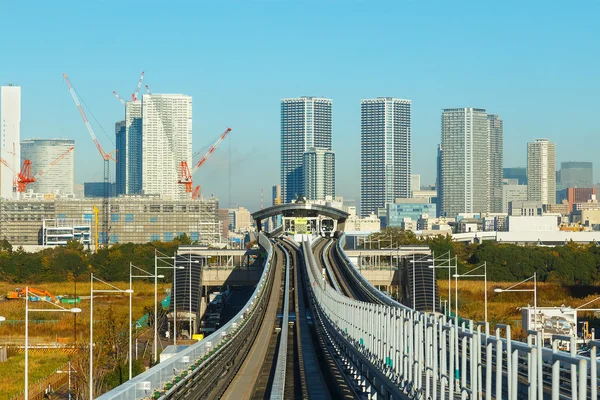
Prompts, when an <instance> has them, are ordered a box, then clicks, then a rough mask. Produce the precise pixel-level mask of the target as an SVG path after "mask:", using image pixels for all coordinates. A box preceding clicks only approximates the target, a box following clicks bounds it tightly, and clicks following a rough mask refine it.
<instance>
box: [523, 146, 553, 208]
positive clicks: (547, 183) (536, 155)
mask: <svg viewBox="0 0 600 400" xmlns="http://www.w3.org/2000/svg"><path fill="white" fill-rule="evenodd" d="M527 182H528V183H527V200H528V201H537V202H541V203H542V204H555V202H556V144H555V143H551V142H550V141H548V139H536V140H535V142H530V143H527Z"/></svg>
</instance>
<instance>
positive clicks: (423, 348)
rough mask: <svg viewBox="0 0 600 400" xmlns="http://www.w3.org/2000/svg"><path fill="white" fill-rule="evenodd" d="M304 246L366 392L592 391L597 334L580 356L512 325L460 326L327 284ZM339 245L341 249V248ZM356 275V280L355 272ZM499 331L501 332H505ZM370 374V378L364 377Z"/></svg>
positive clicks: (565, 394)
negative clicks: (516, 332) (518, 332)
mask: <svg viewBox="0 0 600 400" xmlns="http://www.w3.org/2000/svg"><path fill="white" fill-rule="evenodd" d="M309 246H310V245H309V243H307V242H304V243H303V250H304V253H305V260H306V263H307V264H306V265H307V266H309V265H311V267H310V268H308V267H307V271H308V274H309V279H310V282H311V285H310V286H309V287H310V290H311V294H312V295H313V296H314V298H315V300H316V303H317V305H318V308H319V310H320V311H321V313H320V315H321V316H322V317H323V320H322V323H324V324H326V325H327V326H328V328H329V329H330V332H331V333H332V335H335V336H336V338H337V340H338V343H340V345H341V346H342V347H343V348H344V352H345V354H346V355H347V357H348V358H349V359H350V360H351V362H354V363H355V365H354V367H352V368H351V369H352V371H353V373H354V374H357V375H361V376H362V374H364V376H362V377H361V379H362V382H363V383H362V385H363V388H365V390H366V391H367V392H369V391H370V392H371V393H373V391H377V392H379V393H381V394H383V395H384V396H388V395H389V394H392V396H394V393H401V394H402V397H406V396H408V397H420V396H425V398H435V399H438V398H439V399H446V398H454V397H455V396H462V397H463V398H466V397H468V398H483V397H485V398H486V399H491V398H492V396H494V397H495V398H508V399H515V400H516V399H517V398H530V399H539V400H541V399H545V398H549V397H550V396H552V398H553V399H558V398H570V399H577V400H583V399H587V398H593V399H595V398H596V396H597V384H598V376H597V371H598V362H599V361H600V360H598V357H597V347H598V346H600V342H599V341H596V342H591V343H590V346H591V347H592V351H591V358H589V357H583V356H577V355H574V354H569V353H565V352H562V351H558V350H557V349H556V348H555V349H554V351H553V350H552V349H548V348H544V347H542V346H541V341H540V340H539V338H540V335H539V334H536V337H537V340H536V342H537V343H536V344H535V345H534V344H532V341H531V340H530V341H528V343H523V342H518V341H513V340H511V333H510V327H509V326H505V325H498V326H497V327H496V333H495V335H493V334H492V335H490V334H489V325H488V324H484V323H475V324H474V323H473V321H469V323H468V326H467V325H466V324H464V323H463V325H462V326H458V323H457V322H458V321H457V320H456V319H449V318H447V317H446V316H444V315H440V314H425V313H422V312H418V311H415V310H412V309H410V308H408V307H406V306H404V305H402V304H400V303H397V302H391V301H388V302H386V304H373V303H366V302H361V301H358V300H354V299H350V298H348V297H345V296H343V295H341V294H340V293H339V292H337V291H336V290H335V289H334V288H332V287H331V286H330V285H328V284H326V281H325V280H324V279H323V277H322V274H321V273H320V272H319V270H318V269H317V266H316V265H315V264H316V262H315V261H314V256H313V253H312V251H311V249H310V247H309ZM338 250H339V251H340V252H341V254H340V255H343V250H342V248H341V247H340V248H339V249H338ZM345 261H348V262H349V260H348V259H347V257H346V258H345ZM348 264H351V263H348ZM349 270H350V271H353V270H354V271H356V269H355V268H354V267H353V266H349ZM353 276H355V277H356V278H357V280H359V281H360V275H359V274H355V273H353ZM361 284H362V286H363V287H366V288H368V287H369V286H370V285H369V284H368V282H364V281H363V282H362V283H361ZM371 287H372V286H371ZM385 297H387V296H385ZM394 303H395V304H397V305H395V304H394ZM474 328H475V329H474ZM482 328H485V330H484V332H481V329H482ZM501 332H506V333H505V335H504V337H503V336H502V335H501ZM563 339H564V338H562V339H561V338H560V337H557V338H555V340H563ZM364 371H369V373H365V372H364ZM378 373H379V376H378V377H377V374H378ZM371 374H372V375H373V376H375V377H376V378H375V379H372V376H370V375H371ZM369 379H371V383H370V384H369V383H365V382H367V381H368V380H369Z"/></svg>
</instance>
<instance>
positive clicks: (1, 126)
mask: <svg viewBox="0 0 600 400" xmlns="http://www.w3.org/2000/svg"><path fill="white" fill-rule="evenodd" d="M0 157H1V158H2V159H4V160H5V161H6V162H7V163H8V164H9V165H10V166H11V168H12V171H11V169H9V168H7V167H6V166H5V165H3V164H1V163H0V197H1V198H6V199H8V198H12V197H13V185H14V181H15V179H16V174H15V172H13V171H16V172H18V171H19V170H20V169H21V87H20V86H13V85H8V86H0Z"/></svg>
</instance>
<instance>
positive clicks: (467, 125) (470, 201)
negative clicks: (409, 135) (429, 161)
mask: <svg viewBox="0 0 600 400" xmlns="http://www.w3.org/2000/svg"><path fill="white" fill-rule="evenodd" d="M488 129H489V125H488V118H487V112H486V110H485V109H481V108H449V109H445V110H443V112H442V146H441V147H442V149H443V151H442V152H441V175H442V190H441V193H439V194H438V195H440V194H441V198H442V199H441V205H442V210H441V215H445V216H448V217H455V216H456V215H457V214H459V213H484V212H487V211H488V210H489V207H488V206H489V204H488V202H489V184H488V170H489V167H488V163H489V157H488V155H489V153H488V146H489V143H488V142H489V140H488V137H489V134H488Z"/></svg>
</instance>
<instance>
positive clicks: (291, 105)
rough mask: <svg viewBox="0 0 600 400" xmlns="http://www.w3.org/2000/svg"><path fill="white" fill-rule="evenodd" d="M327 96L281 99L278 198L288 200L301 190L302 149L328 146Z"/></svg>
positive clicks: (329, 123) (329, 108)
mask: <svg viewBox="0 0 600 400" xmlns="http://www.w3.org/2000/svg"><path fill="white" fill-rule="evenodd" d="M331 110H332V101H331V100H330V99H324V98H318V97H299V98H288V99H282V100H281V197H282V198H281V200H282V202H283V203H290V202H291V201H293V200H295V199H296V198H297V197H298V196H299V195H304V194H305V188H304V173H303V163H304V152H305V151H307V150H308V149H309V148H311V147H317V148H321V149H325V150H331V137H332V127H331Z"/></svg>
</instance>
